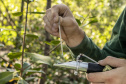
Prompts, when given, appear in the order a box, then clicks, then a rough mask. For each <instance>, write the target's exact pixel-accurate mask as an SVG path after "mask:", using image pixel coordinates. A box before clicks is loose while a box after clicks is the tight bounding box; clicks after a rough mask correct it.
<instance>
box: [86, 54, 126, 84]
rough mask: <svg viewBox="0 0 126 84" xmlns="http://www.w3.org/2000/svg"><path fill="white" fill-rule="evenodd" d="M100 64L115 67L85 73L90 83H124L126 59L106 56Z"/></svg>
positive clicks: (125, 78) (125, 81)
mask: <svg viewBox="0 0 126 84" xmlns="http://www.w3.org/2000/svg"><path fill="white" fill-rule="evenodd" d="M99 64H100V65H103V66H105V65H110V66H112V67H116V68H115V69H113V70H110V71H106V72H98V73H89V74H87V79H88V80H89V81H90V82H91V84H126V60H124V59H119V58H115V57H111V56H108V57H107V58H105V59H104V60H101V61H99Z"/></svg>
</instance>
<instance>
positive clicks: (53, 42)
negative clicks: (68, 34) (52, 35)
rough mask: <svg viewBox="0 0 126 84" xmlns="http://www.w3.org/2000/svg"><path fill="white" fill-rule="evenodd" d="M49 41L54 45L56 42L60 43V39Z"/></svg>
mask: <svg viewBox="0 0 126 84" xmlns="http://www.w3.org/2000/svg"><path fill="white" fill-rule="evenodd" d="M51 43H52V44H54V45H57V44H59V43H60V41H55V40H53V41H51Z"/></svg>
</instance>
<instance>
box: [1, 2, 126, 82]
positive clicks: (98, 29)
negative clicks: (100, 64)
mask: <svg viewBox="0 0 126 84" xmlns="http://www.w3.org/2000/svg"><path fill="white" fill-rule="evenodd" d="M24 1H26V0H24ZM30 1H31V2H29V8H28V10H29V11H28V28H27V30H26V44H25V52H30V53H31V52H32V53H33V52H34V53H38V54H41V55H44V51H45V44H48V45H49V46H50V50H51V49H53V48H54V47H56V46H57V45H58V43H59V38H57V37H53V36H50V39H51V41H45V38H46V36H45V30H44V21H43V19H42V18H43V16H44V13H45V11H46V6H47V0H30ZM61 3H63V4H66V5H67V6H68V7H69V8H70V10H71V11H72V13H73V15H74V17H75V18H76V20H77V22H78V24H79V26H80V28H82V29H83V30H84V31H85V32H86V34H87V36H88V37H90V38H91V39H92V40H93V41H94V43H95V44H96V45H98V47H99V48H101V49H102V48H103V46H104V45H105V43H106V42H107V41H109V39H110V37H111V31H112V28H113V27H114V25H115V23H116V21H117V19H118V17H119V15H120V14H121V12H122V10H123V9H124V7H125V4H126V1H125V0H51V5H52V6H53V5H56V4H61ZM22 7H23V9H22ZM25 13H26V3H25V2H23V3H22V0H0V57H1V59H0V72H2V71H4V69H7V68H8V67H9V68H13V69H14V68H15V66H18V67H21V66H20V63H21V58H20V55H21V53H20V52H21V51H22V39H23V33H24V26H25V17H26V16H25ZM63 46H64V57H62V56H61V51H60V47H57V48H56V49H55V50H53V51H52V52H51V53H49V54H50V55H49V56H50V57H51V59H52V62H54V63H59V62H66V61H71V60H73V58H72V53H71V52H70V51H69V49H68V48H67V46H66V45H65V43H64V45H63ZM13 52H18V53H16V55H15V56H16V57H12V58H11V57H10V55H11V53H13ZM12 56H14V54H12ZM7 60H8V61H9V62H8V61H7ZM24 61H25V62H26V65H29V64H32V65H31V67H30V68H31V69H32V70H42V71H43V69H42V68H41V67H42V66H43V65H41V64H36V63H33V62H32V61H31V60H30V59H29V57H28V56H27V55H25V58H24ZM10 65H12V66H10ZM36 65H37V66H36ZM15 69H16V68H15ZM42 71H41V72H39V73H35V72H27V73H26V74H25V76H24V77H23V78H24V80H26V81H27V82H28V83H29V84H33V83H34V84H39V83H40V79H42V76H41V73H43V72H42ZM44 71H45V73H46V80H45V81H44V82H43V84H88V82H87V80H86V79H85V73H84V72H79V74H78V75H77V76H76V75H74V70H68V69H63V68H56V67H52V66H48V68H47V69H46V70H44ZM34 73H35V74H34ZM30 77H31V79H30ZM28 78H29V79H28ZM9 80H10V79H9ZM24 84H25V83H24ZM41 84H42V83H41Z"/></svg>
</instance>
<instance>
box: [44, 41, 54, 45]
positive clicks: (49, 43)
mask: <svg viewBox="0 0 126 84" xmlns="http://www.w3.org/2000/svg"><path fill="white" fill-rule="evenodd" d="M44 43H45V44H48V45H53V44H52V43H51V42H48V41H44Z"/></svg>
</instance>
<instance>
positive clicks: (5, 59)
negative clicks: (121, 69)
mask: <svg viewBox="0 0 126 84" xmlns="http://www.w3.org/2000/svg"><path fill="white" fill-rule="evenodd" d="M0 58H2V59H3V60H4V61H6V62H9V61H8V60H6V59H4V58H3V57H1V56H0Z"/></svg>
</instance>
